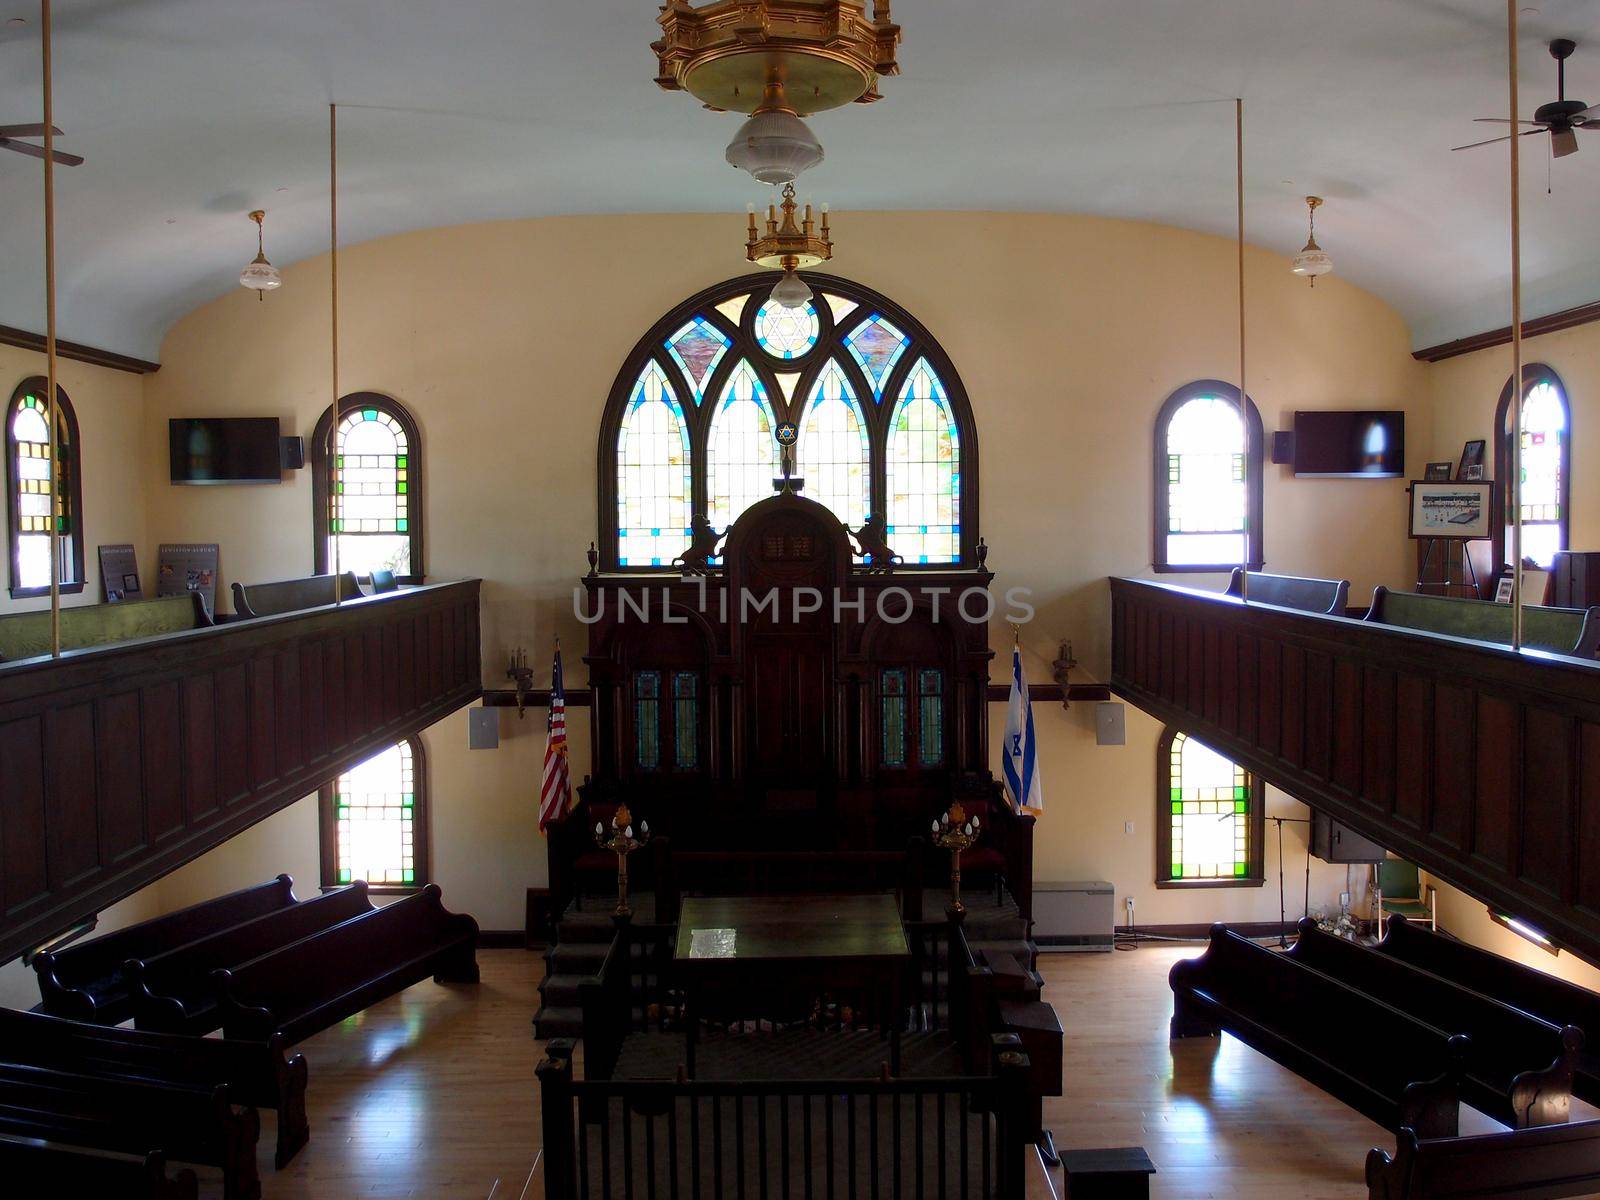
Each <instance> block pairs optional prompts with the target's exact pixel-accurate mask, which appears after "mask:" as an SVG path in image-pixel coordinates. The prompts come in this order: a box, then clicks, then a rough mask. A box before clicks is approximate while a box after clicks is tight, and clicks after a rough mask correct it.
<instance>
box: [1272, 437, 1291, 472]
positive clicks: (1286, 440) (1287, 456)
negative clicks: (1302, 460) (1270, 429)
mask: <svg viewBox="0 0 1600 1200" xmlns="http://www.w3.org/2000/svg"><path fill="white" fill-rule="evenodd" d="M1272 461H1273V462H1275V463H1277V464H1278V465H1279V466H1293V465H1294V430H1292V429H1280V430H1278V431H1277V432H1276V433H1274V434H1273V435H1272Z"/></svg>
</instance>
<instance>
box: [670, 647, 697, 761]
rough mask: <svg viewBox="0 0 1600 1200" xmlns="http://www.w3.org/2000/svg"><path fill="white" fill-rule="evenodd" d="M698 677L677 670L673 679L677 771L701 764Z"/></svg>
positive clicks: (673, 723) (673, 725)
mask: <svg viewBox="0 0 1600 1200" xmlns="http://www.w3.org/2000/svg"><path fill="white" fill-rule="evenodd" d="M699 683H700V677H699V676H698V675H696V674H695V673H694V672H693V671H679V672H677V673H676V674H674V675H673V677H672V740H673V758H674V761H676V763H677V764H678V769H679V770H680V771H692V770H694V769H695V768H696V767H698V766H699V765H700V711H699V705H698V701H697V699H696V696H695V693H696V691H697V690H698V688H699Z"/></svg>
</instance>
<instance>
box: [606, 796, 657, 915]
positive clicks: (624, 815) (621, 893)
mask: <svg viewBox="0 0 1600 1200" xmlns="http://www.w3.org/2000/svg"><path fill="white" fill-rule="evenodd" d="M649 840H650V822H649V821H640V822H639V833H638V836H637V837H635V836H634V832H633V814H632V813H631V812H629V811H628V806H627V805H626V804H623V805H620V806H618V808H617V811H616V815H615V816H613V817H612V818H611V830H610V832H607V831H606V827H605V825H604V824H603V823H602V822H600V821H596V822H595V823H594V841H595V845H597V846H599V847H600V849H602V850H610V851H612V852H613V853H614V854H615V855H616V856H617V907H616V915H617V916H619V917H627V916H632V915H633V909H631V908H629V907H628V855H630V854H632V853H633V852H634V851H635V850H638V849H641V848H642V847H643V846H644V845H645V843H647V842H648V841H649Z"/></svg>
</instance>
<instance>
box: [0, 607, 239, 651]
mask: <svg viewBox="0 0 1600 1200" xmlns="http://www.w3.org/2000/svg"><path fill="white" fill-rule="evenodd" d="M211 624H212V620H211V614H210V613H209V612H207V611H206V602H205V599H204V598H203V597H202V596H201V595H200V593H199V592H185V593H184V594H183V595H181V596H161V597H158V598H156V599H154V600H124V601H120V602H119V603H116V604H80V605H75V606H73V607H72V608H63V609H62V610H61V648H62V649H63V650H82V649H83V648H84V647H86V646H104V645H107V644H108V643H111V642H132V641H137V640H139V639H140V638H148V637H160V636H161V635H162V634H167V633H183V632H186V631H188V630H191V629H204V628H206V627H207V626H209V625H211ZM49 653H50V611H49V610H48V609H41V610H38V611H36V612H22V613H9V614H7V615H6V616H3V617H0V662H14V661H16V660H17V659H21V658H36V657H38V656H39V655H43V654H49Z"/></svg>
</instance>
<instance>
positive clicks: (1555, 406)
mask: <svg viewBox="0 0 1600 1200" xmlns="http://www.w3.org/2000/svg"><path fill="white" fill-rule="evenodd" d="M1523 381H1524V386H1525V389H1526V390H1525V391H1524V392H1523V395H1522V488H1521V493H1522V496H1521V500H1522V556H1523V557H1524V558H1531V559H1533V560H1534V561H1535V562H1536V563H1538V564H1539V565H1540V566H1542V567H1545V568H1549V567H1550V566H1551V564H1552V563H1553V562H1554V560H1555V556H1556V553H1557V551H1560V550H1565V549H1566V548H1567V530H1568V506H1569V505H1570V503H1571V478H1570V475H1571V472H1570V470H1569V465H1570V455H1571V434H1570V429H1569V426H1570V425H1571V413H1570V410H1569V408H1568V406H1567V394H1566V390H1565V389H1564V388H1563V387H1562V385H1561V379H1560V377H1559V376H1557V375H1556V373H1555V372H1554V371H1552V370H1551V369H1550V368H1549V367H1547V366H1544V365H1543V364H1535V365H1531V366H1528V367H1526V368H1524V371H1523ZM1498 425H1499V429H1500V438H1499V443H1498V446H1497V455H1498V458H1499V462H1498V463H1497V464H1496V468H1495V473H1496V475H1498V476H1499V478H1500V480H1501V482H1502V489H1503V491H1502V494H1503V495H1504V496H1505V514H1506V515H1505V528H1504V529H1503V530H1502V531H1501V538H1502V553H1501V555H1500V558H1501V559H1502V560H1505V559H1506V558H1507V556H1509V555H1510V553H1511V524H1512V521H1513V519H1514V516H1515V514H1514V513H1513V511H1512V509H1511V488H1510V487H1509V483H1510V480H1511V449H1512V446H1511V385H1510V383H1507V384H1506V387H1505V390H1504V391H1503V392H1502V393H1501V397H1500V414H1499V422H1498Z"/></svg>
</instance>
